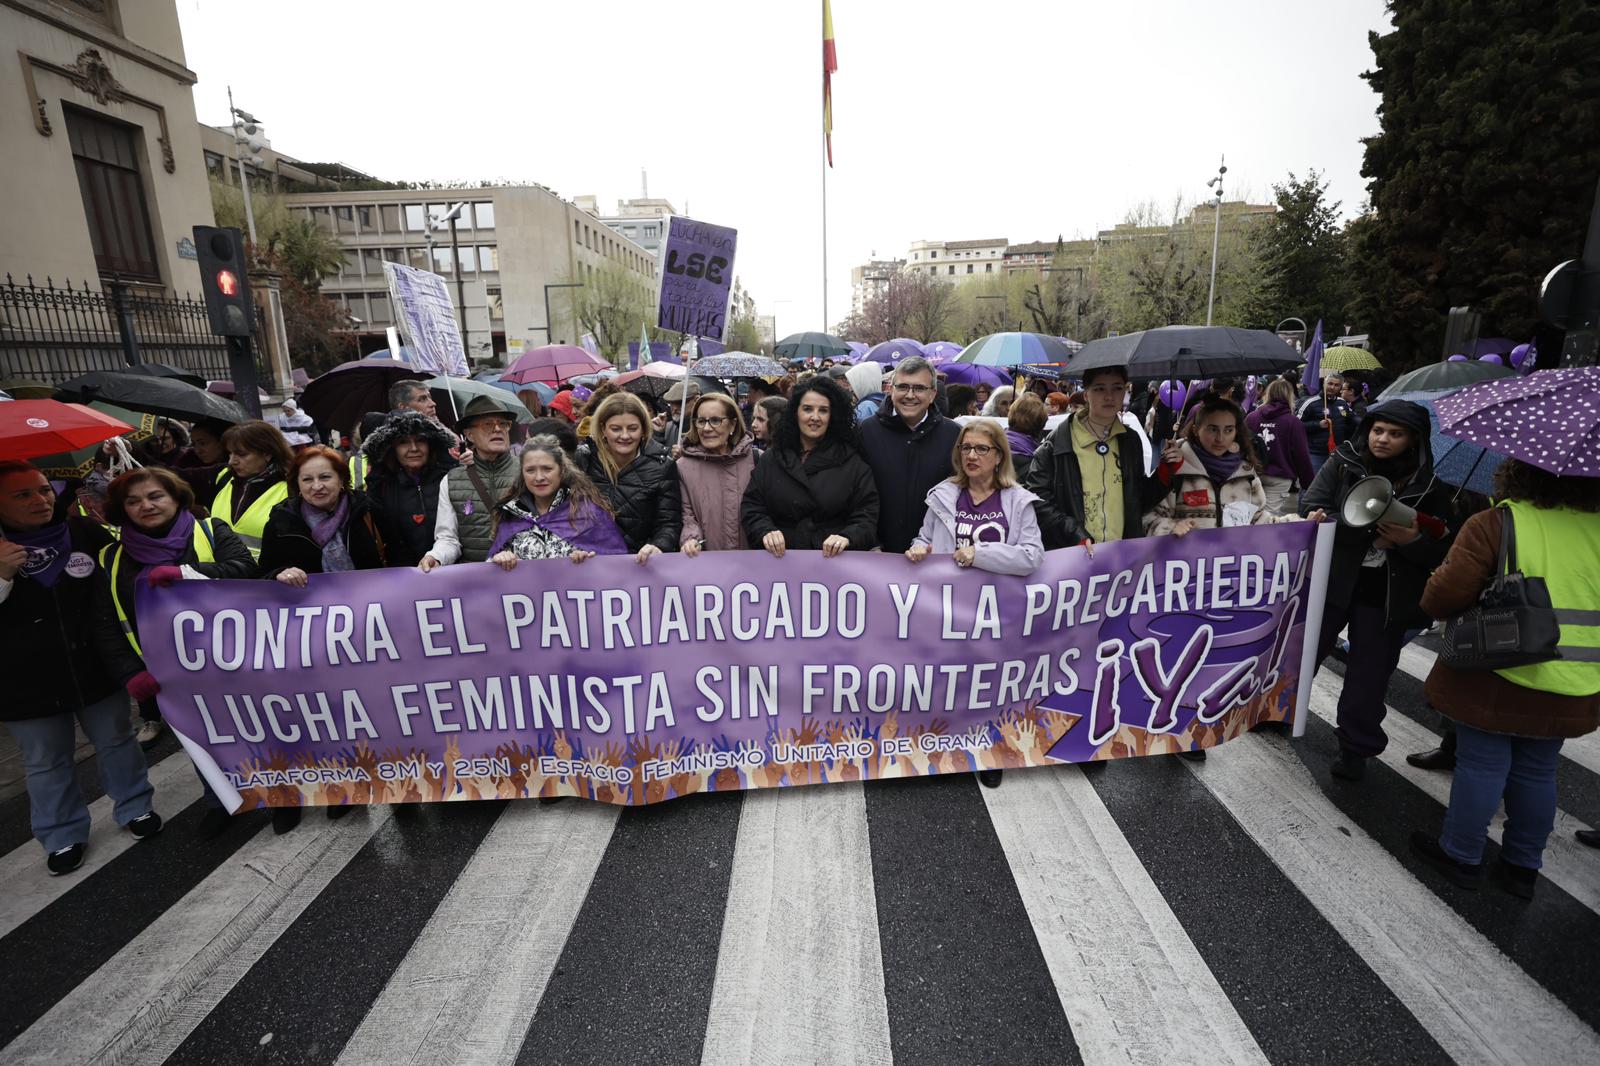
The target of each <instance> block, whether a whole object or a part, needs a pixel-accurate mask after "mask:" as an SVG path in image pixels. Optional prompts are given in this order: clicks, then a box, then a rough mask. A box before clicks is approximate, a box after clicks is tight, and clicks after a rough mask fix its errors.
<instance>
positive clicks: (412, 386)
mask: <svg viewBox="0 0 1600 1066" xmlns="http://www.w3.org/2000/svg"><path fill="white" fill-rule="evenodd" d="M427 391H428V386H427V385H425V384H423V383H422V382H420V381H417V380H415V379H413V378H406V379H403V380H401V381H397V382H395V383H394V384H393V385H390V386H389V410H391V411H393V410H396V409H398V408H401V407H405V406H407V405H409V404H410V403H411V398H412V397H413V396H415V395H416V394H417V393H419V392H427Z"/></svg>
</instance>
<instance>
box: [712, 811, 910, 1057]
mask: <svg viewBox="0 0 1600 1066" xmlns="http://www.w3.org/2000/svg"><path fill="white" fill-rule="evenodd" d="M795 1060H800V1061H808V1062H826V1063H839V1064H844V1063H888V1062H891V1061H892V1055H891V1053H890V1040H889V1011H888V1004H887V1002H886V1000H885V998H884V984H883V958H882V955H881V953H880V950H879V944H878V910H877V903H876V894H875V892H874V891H873V879H872V852H871V845H870V843H869V840H868V831H867V818H866V797H865V794H864V793H863V791H862V786H861V785H860V784H858V783H843V784H837V785H830V786H828V787H821V788H806V789H800V790H798V792H797V794H795V795H794V796H792V797H789V796H787V795H786V794H785V793H781V792H778V791H767V792H753V793H750V794H749V795H747V796H745V798H744V802H743V804H742V809H741V811H740V815H739V836H738V842H737V844H736V845H735V848H734V856H733V872H732V877H731V879H730V883H729V887H728V905H727V911H726V913H725V915H724V916H723V920H722V943H721V947H720V949H719V951H718V954H717V970H716V983H715V985H714V987H713V990H712V995H711V1010H710V1016H709V1019H708V1021H707V1023H706V1035H705V1044H704V1047H703V1048H702V1050H701V1055H700V1061H701V1062H702V1063H706V1064H708V1066H709V1064H712V1063H730V1064H735V1063H747V1062H778V1061H795Z"/></svg>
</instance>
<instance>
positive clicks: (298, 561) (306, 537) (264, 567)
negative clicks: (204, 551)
mask: <svg viewBox="0 0 1600 1066" xmlns="http://www.w3.org/2000/svg"><path fill="white" fill-rule="evenodd" d="M347 495H348V496H349V497H350V517H349V518H348V519H347V520H346V525H345V546H346V547H347V548H349V549H350V561H351V562H353V563H355V565H356V569H357V570H382V569H383V568H384V567H385V566H388V565H390V564H389V544H391V543H392V542H393V541H394V540H395V539H396V537H395V534H394V531H393V530H391V529H390V528H389V523H388V521H387V519H385V518H383V516H381V515H380V514H378V512H377V511H376V510H375V509H374V508H373V506H372V502H371V501H370V500H368V499H367V496H366V493H364V492H351V493H347ZM291 566H294V567H299V568H300V569H301V570H304V571H305V572H306V573H308V574H320V573H322V549H321V548H319V547H317V542H316V541H314V540H312V539H311V526H310V524H309V523H307V522H306V520H305V518H304V517H303V516H302V515H301V514H300V497H298V496H290V497H289V498H288V499H287V500H284V501H283V502H282V503H280V504H278V506H276V507H274V508H273V509H272V514H270V515H268V516H267V528H266V530H265V531H264V532H263V533H262V535H261V576H262V577H265V578H275V577H277V576H278V575H279V574H281V573H283V571H285V570H287V569H289V567H291Z"/></svg>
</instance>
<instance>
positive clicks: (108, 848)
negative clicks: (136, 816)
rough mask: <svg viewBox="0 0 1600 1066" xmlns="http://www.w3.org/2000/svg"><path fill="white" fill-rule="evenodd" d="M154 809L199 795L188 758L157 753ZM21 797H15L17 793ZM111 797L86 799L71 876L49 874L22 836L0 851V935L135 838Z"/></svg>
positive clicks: (163, 810)
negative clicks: (80, 848) (83, 832)
mask: <svg viewBox="0 0 1600 1066" xmlns="http://www.w3.org/2000/svg"><path fill="white" fill-rule="evenodd" d="M150 784H151V786H152V787H154V788H155V790H156V794H155V809H156V813H158V814H160V815H161V816H162V817H163V818H171V817H172V816H173V815H175V814H177V813H178V812H179V811H181V810H183V809H184V808H185V807H187V806H189V805H190V804H191V803H193V802H194V801H195V800H197V799H199V798H200V779H199V777H197V776H196V775H195V772H194V767H193V766H192V765H190V763H189V760H188V759H171V758H168V759H163V760H161V761H160V762H158V763H156V764H155V765H154V766H152V767H151V768H150ZM19 798H21V797H19ZM113 806H115V804H113V803H112V800H111V797H109V796H101V797H100V798H99V799H97V800H95V801H94V802H93V803H91V804H89V850H88V854H87V855H86V856H85V857H84V860H83V865H82V866H81V867H79V868H78V874H77V876H76V877H75V878H74V877H67V878H63V877H49V876H47V875H46V873H45V865H44V850H43V849H42V848H40V847H39V845H38V842H37V841H34V840H31V839H30V840H28V841H27V842H26V843H24V844H19V845H17V846H16V847H15V848H13V849H11V850H10V851H9V852H7V853H6V854H5V855H4V856H3V857H0V937H3V936H5V935H6V934H7V933H9V932H11V930H13V929H15V928H16V927H17V926H19V925H21V924H22V923H23V922H25V921H27V920H28V919H29V918H32V917H33V916H34V915H35V914H38V913H39V912H40V911H41V910H43V909H44V908H45V907H47V906H49V905H50V904H51V903H53V902H55V901H56V900H58V899H60V898H61V897H62V896H63V895H65V894H66V893H67V892H68V891H70V890H71V888H72V887H73V885H75V884H76V883H77V882H78V881H80V880H82V879H83V878H84V877H85V876H87V875H90V874H93V873H94V872H95V871H96V870H99V869H100V868H101V867H103V866H105V865H106V864H107V863H109V862H111V861H112V860H113V859H115V858H116V857H117V856H118V855H121V854H122V853H123V852H124V851H126V850H128V849H129V848H131V847H132V846H133V845H134V844H136V843H138V838H137V837H135V836H134V835H133V834H132V833H130V832H128V831H126V830H125V829H123V828H122V827H121V826H119V825H118V824H117V823H116V819H114V818H113V817H112V816H111V809H112V807H113Z"/></svg>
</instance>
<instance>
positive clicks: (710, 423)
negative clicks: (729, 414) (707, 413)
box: [694, 415, 728, 429]
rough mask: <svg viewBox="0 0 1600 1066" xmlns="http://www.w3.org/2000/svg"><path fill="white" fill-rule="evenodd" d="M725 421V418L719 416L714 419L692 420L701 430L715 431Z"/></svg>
mask: <svg viewBox="0 0 1600 1066" xmlns="http://www.w3.org/2000/svg"><path fill="white" fill-rule="evenodd" d="M727 420H728V419H727V418H726V417H724V416H721V415H719V416H717V417H716V418H697V419H695V420H694V424H695V425H696V426H699V427H700V428H701V429H716V428H717V427H718V426H720V425H722V424H723V423H724V422H726V421H727Z"/></svg>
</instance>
